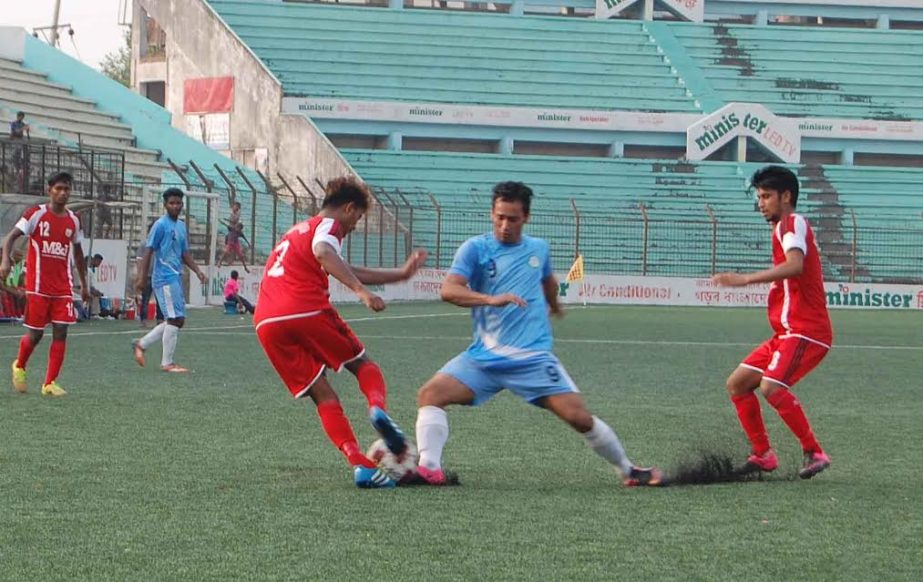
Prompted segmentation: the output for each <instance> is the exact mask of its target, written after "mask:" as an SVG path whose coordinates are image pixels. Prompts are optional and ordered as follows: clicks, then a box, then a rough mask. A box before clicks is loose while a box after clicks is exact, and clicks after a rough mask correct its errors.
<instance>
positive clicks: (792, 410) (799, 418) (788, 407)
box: [766, 388, 821, 452]
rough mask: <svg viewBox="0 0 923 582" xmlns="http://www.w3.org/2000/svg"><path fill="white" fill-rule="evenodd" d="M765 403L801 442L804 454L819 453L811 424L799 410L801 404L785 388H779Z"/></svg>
mask: <svg viewBox="0 0 923 582" xmlns="http://www.w3.org/2000/svg"><path fill="white" fill-rule="evenodd" d="M766 401H767V402H769V404H771V405H772V407H773V408H775V409H776V412H778V413H779V416H780V417H782V421H783V422H785V424H786V425H787V426H788V428H789V429H790V430H791V431H792V432H793V433H795V436H796V437H798V440H799V441H800V442H801V448H802V450H804V451H805V452H814V451H817V452H821V448H820V444H819V443H818V442H817V439H815V438H814V431H812V430H811V424H810V423H809V422H808V417H807V416H805V414H804V409H803V408H801V403H800V402H798V399H797V398H795V395H794V394H792V393H791V392H790V391H789V390H788V389H787V388H779V389H778V390H776V391H775V392H773V393H772V395H771V396H769V397H768V398H766Z"/></svg>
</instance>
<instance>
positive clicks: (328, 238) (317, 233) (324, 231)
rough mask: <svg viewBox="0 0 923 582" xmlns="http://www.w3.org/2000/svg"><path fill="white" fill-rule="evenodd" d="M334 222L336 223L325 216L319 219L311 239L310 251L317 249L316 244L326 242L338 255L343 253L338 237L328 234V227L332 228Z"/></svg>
mask: <svg viewBox="0 0 923 582" xmlns="http://www.w3.org/2000/svg"><path fill="white" fill-rule="evenodd" d="M334 224H336V223H335V222H334V220H333V219H332V218H325V219H323V220H322V221H321V223H320V224H318V225H317V228H315V229H314V239H312V240H311V250H312V251H316V250H317V245H318V244H320V243H327V244H328V245H330V246H332V247H333V250H335V251H336V252H337V254H338V255H340V256H342V255H343V252H342V249H341V247H340V241H339V239H337V237H335V236H333V235H332V234H330V229H332V228H333V225H334Z"/></svg>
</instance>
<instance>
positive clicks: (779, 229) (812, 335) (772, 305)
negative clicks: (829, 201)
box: [769, 213, 833, 346]
mask: <svg viewBox="0 0 923 582" xmlns="http://www.w3.org/2000/svg"><path fill="white" fill-rule="evenodd" d="M792 249H800V250H801V252H802V253H804V268H803V270H802V272H801V274H800V275H798V276H797V277H790V278H788V279H782V280H781V281H773V283H772V285H771V286H770V288H769V323H770V325H772V329H773V330H774V331H775V332H776V334H777V335H780V336H784V335H791V336H797V337H804V338H807V339H811V340H814V341H816V342H820V343H822V344H825V345H827V346H829V345H830V344H831V343H832V341H833V328H832V327H831V325H830V316H829V315H828V314H827V294H826V292H825V291H824V275H823V270H822V269H821V264H820V255H819V253H818V251H817V244H816V243H815V240H814V230H813V229H812V228H811V225H810V224H809V223H808V220H807V219H806V218H804V217H803V216H801V215H800V214H794V213H793V214H788V215H785V216H783V218H782V220H780V221H779V222H778V223H777V224H776V226H775V228H774V229H773V235H772V264H773V265H781V264H782V263H784V262H785V253H786V252H788V251H790V250H792Z"/></svg>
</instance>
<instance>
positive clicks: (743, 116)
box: [686, 103, 801, 163]
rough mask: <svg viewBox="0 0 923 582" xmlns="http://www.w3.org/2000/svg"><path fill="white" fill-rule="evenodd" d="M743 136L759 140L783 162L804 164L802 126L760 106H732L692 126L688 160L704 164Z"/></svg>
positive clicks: (689, 134) (687, 152)
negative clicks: (800, 128) (706, 159)
mask: <svg viewBox="0 0 923 582" xmlns="http://www.w3.org/2000/svg"><path fill="white" fill-rule="evenodd" d="M739 135H743V136H747V137H749V138H752V139H755V140H756V141H757V142H759V143H760V144H762V145H763V147H765V148H766V149H767V150H769V151H770V152H771V153H772V154H774V155H775V156H776V157H778V158H779V159H780V160H782V161H783V162H788V163H797V162H800V161H801V132H800V131H799V129H798V124H797V123H795V122H794V121H792V120H789V119H785V118H782V117H777V116H776V115H774V114H773V113H772V112H771V111H769V110H768V109H766V108H765V107H763V106H762V105H757V104H756V103H730V104H728V105H725V106H724V107H722V108H721V109H719V110H718V111H715V112H714V113H712V114H711V115H709V116H708V117H705V118H703V119H701V120H700V121H698V122H696V123H694V124H693V125H692V126H690V127H689V129H688V130H687V131H686V158H687V159H690V160H704V159H705V158H707V157H708V156H710V155H711V154H713V153H714V152H716V151H717V150H718V149H719V148H721V146H723V145H724V144H726V143H727V142H729V141H731V140H732V139H734V138H735V137H737V136H739Z"/></svg>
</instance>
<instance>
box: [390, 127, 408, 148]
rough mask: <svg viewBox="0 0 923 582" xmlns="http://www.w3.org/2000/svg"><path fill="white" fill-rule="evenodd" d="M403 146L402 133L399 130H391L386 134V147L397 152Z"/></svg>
mask: <svg viewBox="0 0 923 582" xmlns="http://www.w3.org/2000/svg"><path fill="white" fill-rule="evenodd" d="M403 148H404V135H403V134H402V133H401V132H399V131H392V132H391V133H389V134H388V149H389V150H391V151H395V152H399V151H401V150H402V149H403Z"/></svg>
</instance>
